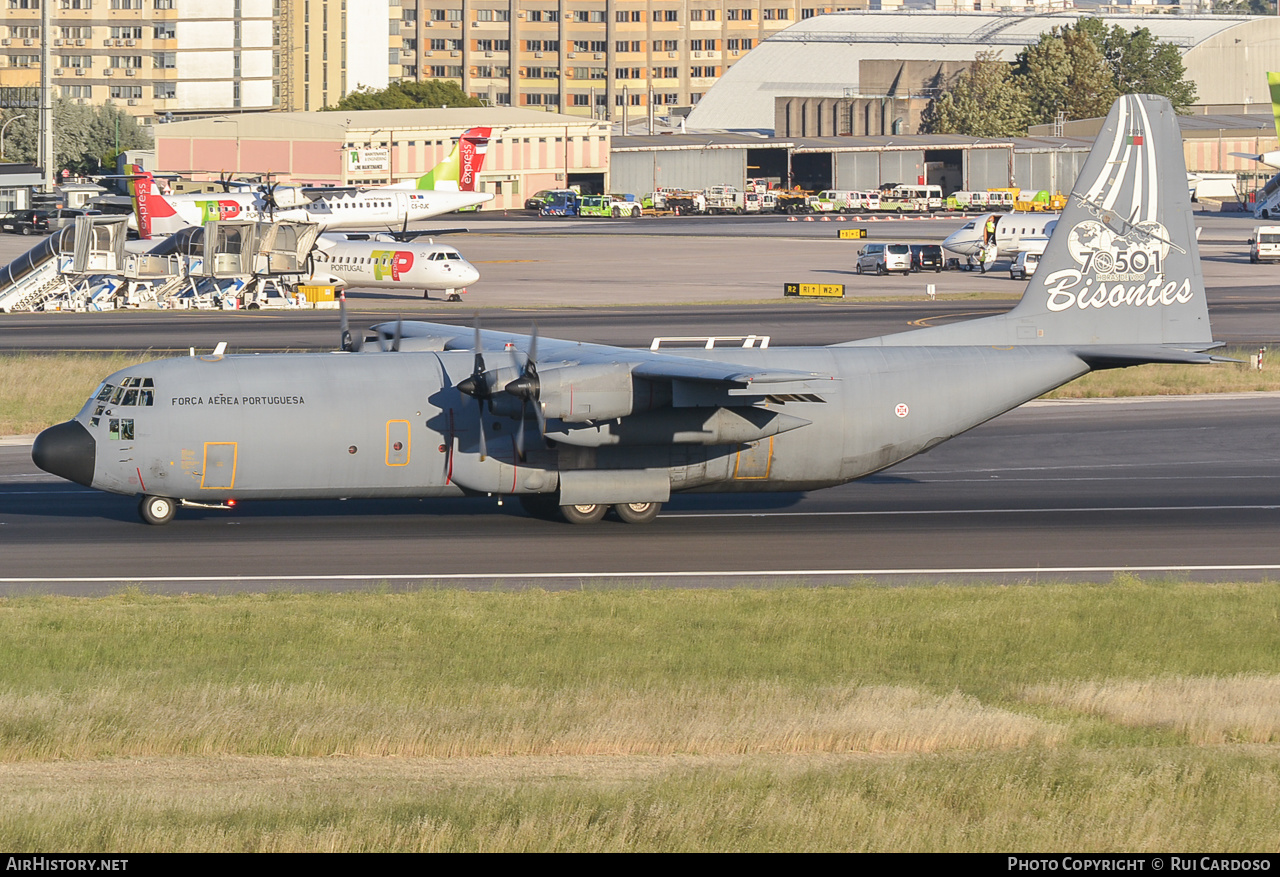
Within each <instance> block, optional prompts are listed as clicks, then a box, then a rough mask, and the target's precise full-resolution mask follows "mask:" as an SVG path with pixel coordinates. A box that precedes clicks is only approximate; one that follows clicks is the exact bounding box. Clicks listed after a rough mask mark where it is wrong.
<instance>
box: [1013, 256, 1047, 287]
mask: <svg viewBox="0 0 1280 877" xmlns="http://www.w3.org/2000/svg"><path fill="white" fill-rule="evenodd" d="M1042 254H1043V253H1042V252H1036V251H1034V250H1023V251H1022V252H1021V253H1019V254H1018V256H1017V258H1016V259H1014V260H1013V263H1012V264H1011V265H1009V277H1010V279H1012V280H1026V279H1027V278H1028V277H1030V276H1031V275H1033V274H1035V273H1036V268H1038V267H1039V266H1040V256H1041V255H1042Z"/></svg>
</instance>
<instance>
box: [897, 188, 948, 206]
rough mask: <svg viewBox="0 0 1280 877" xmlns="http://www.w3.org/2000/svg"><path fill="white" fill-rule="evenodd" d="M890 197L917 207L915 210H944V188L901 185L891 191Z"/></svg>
mask: <svg viewBox="0 0 1280 877" xmlns="http://www.w3.org/2000/svg"><path fill="white" fill-rule="evenodd" d="M889 197H890V198H891V199H892V200H895V201H902V202H906V203H909V204H913V205H915V206H914V208H908V209H915V210H920V211H924V210H941V209H942V187H941V186H930V185H912V184H910V183H900V184H899V185H897V186H894V187H893V188H892V189H891V190H889Z"/></svg>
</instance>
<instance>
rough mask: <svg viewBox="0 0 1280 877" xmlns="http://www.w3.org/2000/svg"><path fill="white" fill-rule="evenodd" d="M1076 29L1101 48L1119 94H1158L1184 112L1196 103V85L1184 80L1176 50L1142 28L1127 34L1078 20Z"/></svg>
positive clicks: (1102, 25)
mask: <svg viewBox="0 0 1280 877" xmlns="http://www.w3.org/2000/svg"><path fill="white" fill-rule="evenodd" d="M1078 28H1079V29H1080V30H1081V31H1083V32H1085V33H1087V34H1088V35H1089V37H1090V39H1092V40H1093V41H1094V43H1095V44H1096V45H1097V46H1098V48H1099V49H1101V51H1102V54H1103V56H1104V57H1105V58H1106V61H1107V66H1108V67H1109V68H1110V69H1111V76H1112V83H1113V84H1114V86H1115V90H1116V92H1117V93H1119V94H1162V95H1164V96H1165V97H1167V98H1168V99H1169V102H1170V103H1172V104H1173V108H1174V109H1175V110H1176V111H1178V112H1180V113H1185V112H1186V111H1187V110H1188V109H1189V108H1190V107H1191V105H1192V104H1193V103H1195V100H1196V86H1195V83H1194V82H1190V81H1188V80H1187V79H1186V78H1185V77H1186V73H1187V69H1186V67H1185V65H1183V63H1182V55H1181V54H1180V53H1179V52H1178V47H1177V46H1174V45H1172V44H1171V43H1161V42H1160V41H1159V40H1157V39H1156V38H1155V37H1154V36H1152V35H1151V31H1149V30H1147V29H1146V28H1145V27H1136V28H1134V29H1133V30H1132V31H1131V32H1127V31H1125V29H1124V28H1122V27H1120V26H1119V25H1118V24H1117V25H1112V26H1111V27H1107V26H1106V25H1104V24H1103V23H1102V21H1100V20H1098V19H1081V20H1080V23H1079V25H1078Z"/></svg>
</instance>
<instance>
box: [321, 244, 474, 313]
mask: <svg viewBox="0 0 1280 877" xmlns="http://www.w3.org/2000/svg"><path fill="white" fill-rule="evenodd" d="M311 259H312V264H313V269H312V274H311V277H310V278H308V279H307V280H306V281H304V282H306V283H314V284H324V285H330V284H331V285H333V286H336V287H339V288H341V289H346V288H348V287H352V286H355V287H360V288H364V289H400V290H404V289H421V290H422V297H423V298H430V297H431V290H433V289H435V290H440V291H442V292H443V293H444V294H445V299H446V300H447V301H462V293H464V292H466V291H467V290H466V287H468V286H470V285H471V284H473V283H475V282H476V281H477V280H479V279H480V272H479V271H478V270H476V266H474V265H472V264H471V263H470V262H468V261H467V260H466V259H464V258H462V254H461V253H459V252H458V251H457V250H456V249H455V248H453V247H450V246H447V245H445V244H437V243H433V242H431V241H429V240H422V241H408V242H405V241H397V240H396V239H395V238H394V237H392V236H391V235H359V236H357V235H350V236H348V235H321V237H320V238H319V240H317V241H316V246H315V249H314V250H313V251H312V256H311Z"/></svg>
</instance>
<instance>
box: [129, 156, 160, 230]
mask: <svg viewBox="0 0 1280 877" xmlns="http://www.w3.org/2000/svg"><path fill="white" fill-rule="evenodd" d="M124 172H125V173H126V174H128V179H127V183H128V186H129V195H130V196H131V197H132V198H133V215H134V217H135V218H136V219H137V223H138V237H140V238H142V239H143V240H144V241H145V240H150V239H151V207H152V204H151V196H152V194H153V193H154V192H155V180H154V179H153V178H152V176H151V172H150V171H145V170H143V169H142V168H140V167H139V166H138V165H136V164H130V165H125V169H124Z"/></svg>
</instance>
